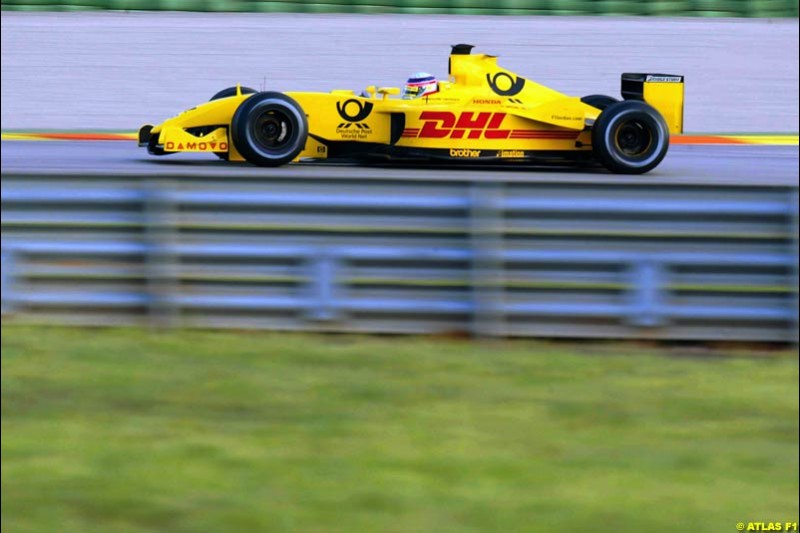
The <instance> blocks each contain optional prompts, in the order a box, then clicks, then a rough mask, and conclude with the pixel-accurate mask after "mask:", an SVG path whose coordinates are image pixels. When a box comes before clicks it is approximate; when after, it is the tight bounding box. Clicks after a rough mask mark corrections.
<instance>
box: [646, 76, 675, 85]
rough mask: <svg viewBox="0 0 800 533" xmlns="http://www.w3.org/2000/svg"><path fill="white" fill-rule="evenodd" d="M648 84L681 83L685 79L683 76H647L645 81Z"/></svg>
mask: <svg viewBox="0 0 800 533" xmlns="http://www.w3.org/2000/svg"><path fill="white" fill-rule="evenodd" d="M644 81H646V82H655V83H680V82H682V81H683V77H681V76H647V78H646V79H645V80H644Z"/></svg>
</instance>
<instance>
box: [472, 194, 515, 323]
mask: <svg viewBox="0 0 800 533" xmlns="http://www.w3.org/2000/svg"><path fill="white" fill-rule="evenodd" d="M469 194H470V212H469V224H470V241H471V242H470V248H471V251H472V263H471V265H470V278H471V279H470V286H471V290H472V317H471V318H472V320H471V324H470V330H471V333H472V334H473V335H474V336H476V337H502V336H504V335H505V333H506V331H505V329H506V328H505V317H504V316H503V299H504V294H503V293H504V290H505V289H504V278H505V276H504V269H503V263H502V259H501V251H502V248H503V238H502V225H503V213H502V198H503V188H502V186H501V185H498V184H496V183H472V184H471V185H470V189H469Z"/></svg>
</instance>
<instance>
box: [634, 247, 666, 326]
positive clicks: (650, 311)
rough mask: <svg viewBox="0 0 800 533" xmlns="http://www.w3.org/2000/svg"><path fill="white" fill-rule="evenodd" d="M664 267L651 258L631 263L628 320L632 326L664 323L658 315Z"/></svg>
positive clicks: (661, 296)
mask: <svg viewBox="0 0 800 533" xmlns="http://www.w3.org/2000/svg"><path fill="white" fill-rule="evenodd" d="M663 269H664V267H663V265H662V264H661V263H660V262H658V261H656V260H653V259H651V258H641V259H639V260H638V261H636V262H635V263H633V264H632V265H631V271H632V274H633V289H632V291H631V313H630V316H629V317H628V322H629V323H630V324H632V325H634V326H641V327H647V328H653V327H657V326H661V325H663V324H664V318H663V317H662V316H660V315H659V308H660V307H661V305H662V298H663V292H662V288H663V285H664V282H663V280H664V270H663Z"/></svg>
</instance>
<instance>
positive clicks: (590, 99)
mask: <svg viewBox="0 0 800 533" xmlns="http://www.w3.org/2000/svg"><path fill="white" fill-rule="evenodd" d="M581 102H583V103H584V104H589V105H590V106H592V107H596V108H597V109H599V110H600V111H602V110H604V109H605V108H607V107H608V106H610V105H611V104H616V103H617V102H619V100H617V99H616V98H614V97H613V96H606V95H605V94H590V95H589V96H584V97H583V98H581Z"/></svg>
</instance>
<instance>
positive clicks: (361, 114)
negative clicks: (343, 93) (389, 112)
mask: <svg viewBox="0 0 800 533" xmlns="http://www.w3.org/2000/svg"><path fill="white" fill-rule="evenodd" d="M336 111H337V112H338V113H339V116H340V117H342V118H343V119H344V120H345V122H340V123H339V125H338V126H336V133H338V134H339V135H341V136H342V138H343V139H350V140H364V139H366V138H367V136H368V135H369V134H371V133H372V129H371V128H370V127H369V124H367V123H366V122H364V119H366V118H367V117H368V116H369V115H370V113H372V102H364V101H360V100H356V99H355V98H351V99H349V100H345V101H344V102H336Z"/></svg>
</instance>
